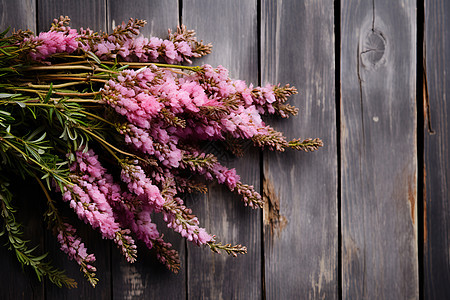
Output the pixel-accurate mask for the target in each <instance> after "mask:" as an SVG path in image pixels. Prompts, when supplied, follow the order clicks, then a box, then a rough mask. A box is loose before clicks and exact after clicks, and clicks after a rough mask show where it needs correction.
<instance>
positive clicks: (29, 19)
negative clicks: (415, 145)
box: [0, 0, 36, 31]
mask: <svg viewBox="0 0 450 300" xmlns="http://www.w3.org/2000/svg"><path fill="white" fill-rule="evenodd" d="M9 26H11V30H14V29H17V30H18V29H22V30H26V29H29V30H31V31H36V0H17V1H10V0H1V1H0V30H1V31H3V30H5V29H6V28H8V27H9Z"/></svg>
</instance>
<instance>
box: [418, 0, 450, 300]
mask: <svg viewBox="0 0 450 300" xmlns="http://www.w3.org/2000/svg"><path fill="white" fill-rule="evenodd" d="M425 5H426V9H425V30H426V31H425V40H424V42H425V47H424V49H425V50H424V52H425V53H424V54H426V56H425V60H424V62H425V63H426V72H425V73H424V74H425V75H426V77H424V118H425V122H424V128H423V130H424V143H425V144H424V163H425V166H424V175H425V176H424V178H423V179H424V185H425V187H424V188H425V190H424V194H423V195H424V204H423V205H424V208H425V210H424V276H423V278H424V295H425V297H424V299H449V298H450V285H449V284H448V283H449V282H450V269H449V266H450V259H449V256H448V249H449V247H450V245H449V242H450V206H449V205H448V196H449V195H450V190H449V187H450V174H449V170H450V151H449V148H450V121H449V119H448V116H449V115H450V106H449V105H448V102H447V95H448V90H447V89H449V88H450V81H449V76H448V75H447V74H450V62H449V61H448V59H447V57H446V55H447V54H450V33H449V32H448V26H450V3H449V2H448V1H443V0H440V1H429V0H428V1H425Z"/></svg>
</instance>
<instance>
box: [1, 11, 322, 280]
mask: <svg viewBox="0 0 450 300" xmlns="http://www.w3.org/2000/svg"><path fill="white" fill-rule="evenodd" d="M68 22H69V19H68V18H67V17H61V18H59V19H55V20H54V22H53V24H52V27H51V29H50V30H49V31H47V32H41V33H40V34H39V35H34V34H33V33H32V32H30V31H18V32H14V33H12V34H8V31H5V32H3V33H2V34H1V35H0V155H1V160H2V161H1V162H2V163H1V164H0V171H1V173H0V211H1V218H2V223H1V225H2V231H1V235H4V236H5V237H6V242H7V244H6V245H7V247H9V249H11V250H12V251H14V253H15V254H16V256H17V258H18V260H19V261H20V262H21V263H22V264H24V265H29V266H31V267H32V268H33V269H34V270H35V272H36V274H37V276H38V278H39V279H41V278H42V277H43V276H47V277H48V278H49V279H50V280H51V281H52V282H53V283H55V284H56V285H58V286H62V285H65V286H67V287H74V286H76V282H75V281H74V280H73V279H71V278H70V277H69V276H67V275H66V274H65V273H64V272H63V271H61V270H58V269H56V268H55V267H53V266H52V265H51V264H50V263H49V262H48V261H47V258H46V256H47V255H46V254H44V255H39V254H36V253H37V252H38V250H39V249H38V248H37V247H35V248H33V247H31V246H30V245H29V242H27V241H26V240H25V237H24V236H23V232H22V229H21V227H22V225H21V224H20V222H19V221H18V220H17V218H16V214H17V211H16V208H15V207H14V194H15V193H14V190H11V186H10V182H11V180H14V179H15V178H22V179H27V178H32V179H33V180H36V181H37V182H38V184H39V186H40V187H41V189H42V190H43V195H45V202H43V203H42V204H43V205H44V203H45V214H44V220H45V222H47V223H48V226H49V228H50V229H51V231H52V232H53V233H54V235H55V236H56V239H57V240H58V242H59V243H60V245H61V250H62V251H64V252H65V253H66V254H67V255H68V257H69V258H70V259H73V260H75V261H76V263H78V265H79V266H80V270H81V272H83V274H84V275H85V277H86V278H87V280H88V281H89V282H90V283H91V284H92V285H93V286H95V285H96V283H97V282H98V278H97V277H96V274H95V273H96V268H95V266H94V262H95V256H94V254H89V253H88V251H87V248H86V246H85V244H84V243H83V242H82V241H81V238H80V236H79V235H78V234H77V229H76V228H75V226H74V225H73V224H70V223H69V219H68V218H67V217H66V216H63V215H62V214H61V212H60V211H61V209H60V208H61V207H62V205H68V206H69V207H70V208H71V209H73V210H74V212H75V213H76V214H77V216H78V217H79V218H80V219H81V220H82V221H84V222H85V223H87V224H89V225H90V226H91V227H92V228H93V229H95V230H98V231H99V232H100V233H101V235H102V236H103V238H106V239H110V240H112V241H113V242H114V243H115V244H116V245H117V247H118V248H119V251H121V253H122V254H123V255H124V256H125V258H126V259H127V260H128V261H129V262H130V263H132V262H134V261H135V260H136V258H137V247H136V242H135V241H136V240H140V241H142V242H143V243H144V244H145V246H146V247H147V248H149V249H155V250H156V253H157V258H158V259H159V260H160V261H161V262H162V263H163V264H165V265H166V266H167V267H168V268H169V269H171V270H173V271H175V272H176V271H177V270H178V268H179V267H180V261H179V257H178V253H177V251H176V250H174V249H172V245H171V244H170V243H169V242H167V241H165V240H164V236H163V234H161V233H160V232H159V230H158V228H157V226H156V224H155V223H153V222H152V219H154V215H155V214H161V215H162V218H163V220H164V221H165V222H166V224H167V227H168V228H171V229H172V230H173V231H175V232H177V233H179V234H180V235H181V236H183V237H185V238H186V239H187V240H189V241H191V242H193V243H195V244H197V245H199V246H200V245H206V246H207V247H209V248H210V249H211V250H212V251H214V252H220V251H223V252H225V253H227V254H230V255H233V256H236V255H238V254H242V253H246V247H245V246H242V245H231V244H222V243H220V242H219V241H218V238H217V237H216V236H215V235H211V234H209V233H208V232H207V231H206V229H204V228H202V227H200V225H199V220H198V218H197V217H196V216H195V215H193V213H192V211H191V209H189V208H188V207H186V205H185V203H184V200H183V199H184V198H183V197H184V195H186V194H187V193H193V192H203V193H204V192H206V191H207V188H206V186H207V185H206V182H207V181H216V182H218V183H219V184H223V185H225V186H226V187H228V188H229V189H230V190H231V191H233V192H235V193H237V194H239V195H241V196H242V199H243V201H244V204H245V205H248V206H250V207H253V208H258V207H261V206H262V200H261V196H260V195H259V194H258V193H257V192H256V191H255V190H254V189H253V187H252V186H249V185H246V184H244V183H242V182H241V181H240V178H239V175H238V174H236V170H234V169H228V168H227V167H225V166H223V165H222V164H221V163H220V162H219V160H218V159H217V157H215V156H214V155H213V154H211V153H208V152H207V148H208V147H205V145H208V143H212V142H220V141H222V142H224V141H225V142H226V144H227V145H229V146H230V145H231V146H230V147H229V148H230V150H231V151H232V152H233V153H234V154H236V155H242V154H243V146H242V145H243V144H244V142H245V141H247V140H250V141H252V143H253V144H254V145H255V146H256V147H261V148H265V149H270V150H276V151H284V150H285V149H287V148H292V149H296V150H303V151H313V150H316V149H317V148H318V147H320V146H322V142H321V141H320V140H319V139H304V140H301V139H295V140H292V141H288V140H287V139H286V138H285V137H284V136H283V134H282V133H281V132H278V131H276V130H275V129H273V128H272V127H270V126H269V125H266V124H265V122H264V121H263V119H262V117H261V116H262V115H264V114H276V115H279V116H281V117H284V118H286V117H288V116H289V115H295V114H297V112H298V110H297V109H296V108H295V107H293V106H291V105H289V104H287V103H286V101H287V98H288V97H289V96H290V95H293V94H295V93H296V92H297V91H296V89H295V88H294V87H290V86H289V85H286V86H280V85H269V84H268V85H266V86H264V87H253V86H252V85H247V84H246V83H245V82H243V81H241V80H232V79H231V78H230V77H229V76H228V71H227V70H226V69H225V68H224V67H222V66H219V67H217V68H213V67H212V66H210V65H202V66H190V65H186V64H189V63H191V59H193V58H197V57H201V56H203V55H206V54H208V53H210V52H211V45H209V44H204V43H202V42H198V41H197V40H196V38H195V34H194V32H193V31H191V30H187V29H186V28H185V27H183V26H182V27H179V28H178V29H177V31H176V32H173V33H172V32H171V31H169V36H168V38H167V39H166V40H162V39H160V38H156V37H152V38H145V37H142V36H140V35H139V29H140V28H141V27H142V26H144V25H145V21H141V20H133V19H131V20H130V21H129V22H128V23H127V24H125V23H123V24H122V25H119V26H118V27H117V28H116V29H114V31H113V32H112V33H111V34H107V33H99V32H94V31H92V30H89V29H86V30H83V29H80V30H74V29H72V28H70V27H69V25H68Z"/></svg>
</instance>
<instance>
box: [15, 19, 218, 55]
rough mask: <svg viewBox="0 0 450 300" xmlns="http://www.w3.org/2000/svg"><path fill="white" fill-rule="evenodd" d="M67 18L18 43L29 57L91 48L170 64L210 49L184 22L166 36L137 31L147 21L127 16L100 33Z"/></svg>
mask: <svg viewBox="0 0 450 300" xmlns="http://www.w3.org/2000/svg"><path fill="white" fill-rule="evenodd" d="M69 21H70V19H69V18H68V17H60V18H59V19H55V20H54V21H53V24H52V28H51V29H50V30H49V31H47V32H41V33H40V34H39V35H38V36H33V35H32V36H30V37H27V38H25V39H24V40H23V42H22V44H21V46H28V47H30V49H31V50H30V52H29V55H30V57H31V58H32V59H34V60H38V61H43V60H45V59H48V58H49V57H51V56H52V55H53V54H56V53H72V52H75V51H76V50H83V51H91V52H93V53H94V54H95V55H97V56H98V57H99V58H100V59H103V60H115V59H118V60H123V61H139V62H159V61H162V62H166V63H169V64H174V63H181V62H188V63H191V60H190V59H191V58H192V57H200V56H202V55H206V54H208V53H210V51H211V46H210V45H204V44H202V43H199V42H197V40H196V38H195V34H194V32H193V31H190V30H187V29H186V28H185V27H184V26H183V27H180V28H178V30H177V32H176V33H175V34H172V33H171V31H170V30H169V39H166V40H163V39H160V38H158V37H151V38H146V37H143V36H138V35H139V28H140V27H142V26H144V25H145V24H146V22H145V21H142V20H134V19H130V21H129V22H128V23H127V24H125V23H123V24H121V25H119V26H117V27H116V28H115V29H114V32H113V33H112V34H106V33H103V34H99V33H97V32H94V31H92V30H90V29H83V28H81V29H80V30H79V31H77V30H76V29H72V28H70V27H69V26H68V23H69Z"/></svg>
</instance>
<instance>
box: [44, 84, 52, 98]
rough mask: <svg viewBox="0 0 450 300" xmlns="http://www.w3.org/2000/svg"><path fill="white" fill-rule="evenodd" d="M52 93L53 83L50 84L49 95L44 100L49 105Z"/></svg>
mask: <svg viewBox="0 0 450 300" xmlns="http://www.w3.org/2000/svg"><path fill="white" fill-rule="evenodd" d="M52 91H53V82H52V83H50V88H49V89H48V93H47V95H46V96H45V98H44V103H48V101H49V100H50V97H51V95H52Z"/></svg>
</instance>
